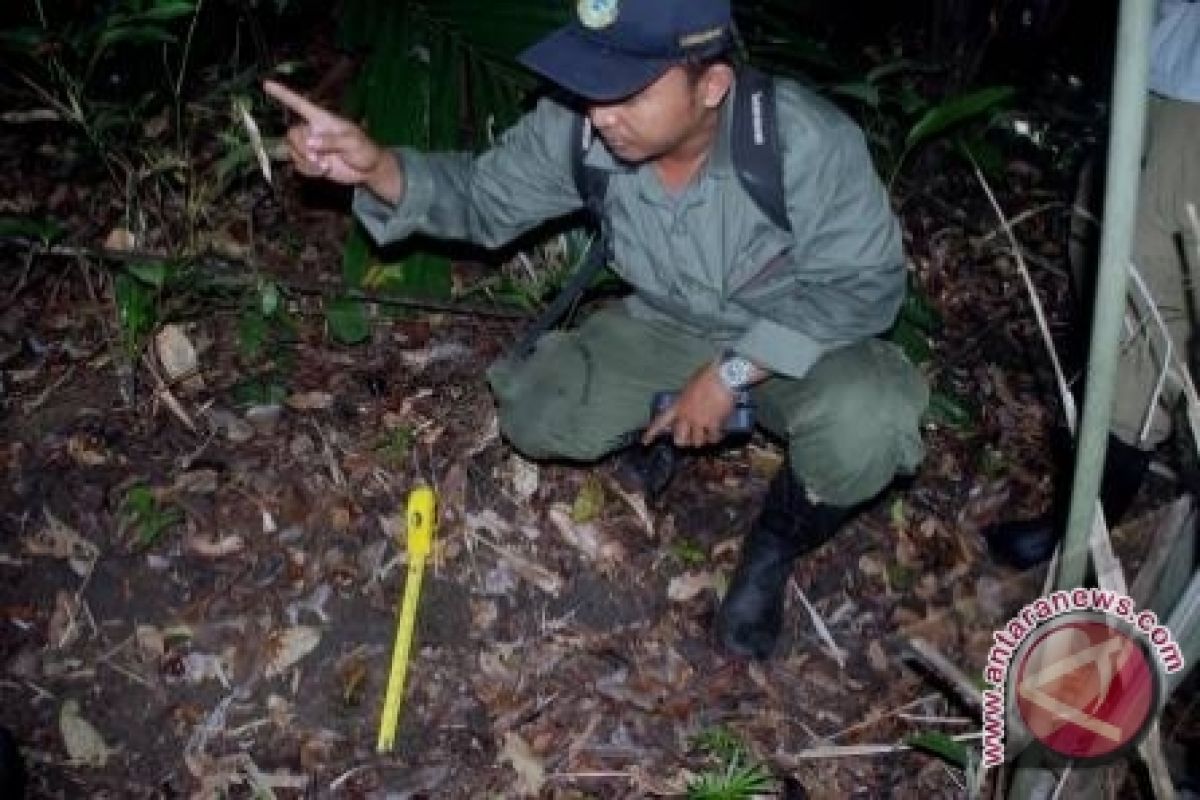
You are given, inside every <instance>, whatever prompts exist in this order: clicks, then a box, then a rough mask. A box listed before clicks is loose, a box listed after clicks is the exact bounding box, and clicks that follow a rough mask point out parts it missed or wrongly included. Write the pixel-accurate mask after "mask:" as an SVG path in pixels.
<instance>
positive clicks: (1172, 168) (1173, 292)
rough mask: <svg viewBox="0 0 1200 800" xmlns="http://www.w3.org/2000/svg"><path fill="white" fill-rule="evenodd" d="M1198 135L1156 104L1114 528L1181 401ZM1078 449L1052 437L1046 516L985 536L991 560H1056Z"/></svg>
mask: <svg viewBox="0 0 1200 800" xmlns="http://www.w3.org/2000/svg"><path fill="white" fill-rule="evenodd" d="M1198 129H1200V105H1198V104H1195V103H1184V102H1180V101H1176V100H1166V99H1164V98H1160V97H1151V98H1150V100H1149V105H1148V108H1147V119H1146V139H1145V148H1144V166H1143V169H1142V174H1141V180H1140V183H1139V187H1138V204H1137V217H1136V220H1135V226H1134V241H1133V256H1132V261H1133V266H1134V268H1135V269H1136V273H1133V272H1131V274H1130V277H1129V283H1128V289H1127V296H1128V301H1127V304H1126V314H1125V319H1124V329H1123V332H1122V337H1121V350H1120V354H1119V359H1120V360H1119V362H1118V365H1117V374H1118V376H1119V377H1118V380H1117V383H1116V386H1115V387H1114V390H1113V407H1112V420H1111V423H1110V434H1109V438H1108V447H1107V450H1106V453H1105V459H1104V472H1103V475H1102V479H1101V483H1100V502H1101V504H1102V506H1103V508H1104V514H1105V517H1106V520H1107V522H1108V523H1109V524H1110V525H1112V524H1115V523H1117V522H1119V521H1120V520H1121V518H1122V517H1123V516H1124V515H1125V513H1126V512H1127V511H1128V509H1129V508H1130V506H1131V505H1132V504H1133V500H1134V499H1135V497H1136V496H1137V493H1138V491H1139V489H1140V488H1141V485H1142V482H1143V480H1144V478H1145V475H1146V471H1147V469H1148V467H1149V465H1150V460H1151V455H1152V453H1153V450H1154V448H1155V447H1156V446H1158V445H1159V444H1161V443H1162V442H1163V440H1165V439H1166V437H1167V436H1168V435H1169V434H1170V433H1171V410H1172V408H1173V406H1174V404H1175V403H1176V402H1178V398H1179V394H1180V384H1179V382H1178V381H1177V380H1176V379H1175V378H1173V377H1172V376H1170V375H1168V376H1166V379H1165V380H1164V381H1162V385H1161V389H1160V387H1159V384H1160V378H1161V377H1162V367H1163V364H1164V361H1165V359H1166V357H1167V343H1168V341H1169V342H1170V347H1171V350H1172V351H1173V353H1174V355H1175V356H1178V357H1179V358H1180V360H1181V361H1182V362H1186V360H1187V358H1186V354H1187V353H1188V352H1189V345H1190V344H1191V342H1192V338H1193V337H1194V335H1195V328H1196V324H1195V320H1196V302H1195V293H1194V288H1195V282H1196V280H1197V279H1198V278H1200V273H1198V270H1200V263H1198V262H1200V259H1198V258H1197V250H1196V241H1195V238H1194V236H1193V235H1192V232H1191V231H1192V228H1191V224H1190V221H1189V220H1188V219H1187V210H1186V204H1187V202H1188V200H1189V198H1192V199H1193V200H1192V201H1193V202H1198V201H1197V200H1196V199H1195V198H1200V137H1197V136H1196V134H1195V131H1196V130H1198ZM1139 284H1141V286H1144V287H1145V289H1146V292H1145V293H1144V292H1143V291H1142V288H1141V286H1139ZM1147 294H1148V295H1149V297H1147ZM1089 299H1090V298H1089ZM1160 320H1161V322H1160ZM1164 326H1165V330H1164ZM1156 395H1157V397H1156ZM1074 445H1075V443H1074V441H1073V440H1072V439H1071V437H1070V435H1069V434H1068V433H1067V432H1066V431H1065V430H1062V431H1059V432H1057V435H1056V436H1055V437H1054V438H1053V439H1052V441H1051V446H1052V447H1053V450H1054V454H1055V459H1056V462H1057V470H1056V479H1055V490H1054V500H1053V506H1052V507H1051V509H1050V511H1049V512H1048V513H1046V514H1043V515H1041V516H1039V517H1035V518H1033V519H1028V520H1017V521H1009V522H1004V523H1001V524H999V525H996V526H993V527H992V528H989V529H988V530H987V531H985V536H986V538H987V541H988V546H989V548H990V550H991V552H992V554H993V555H994V556H996V557H997V558H999V559H1001V560H1003V561H1006V562H1008V563H1009V564H1011V565H1013V566H1015V567H1018V568H1020V569H1027V568H1029V567H1032V566H1034V565H1036V564H1039V563H1041V562H1043V561H1046V560H1047V559H1049V558H1050V556H1051V555H1052V554H1053V552H1054V548H1055V546H1056V545H1057V544H1058V541H1059V539H1061V538H1062V535H1063V532H1064V528H1065V526H1066V520H1067V513H1068V511H1069V508H1070V499H1071V484H1072V479H1073V472H1074V469H1073V467H1074V450H1075V446H1074Z"/></svg>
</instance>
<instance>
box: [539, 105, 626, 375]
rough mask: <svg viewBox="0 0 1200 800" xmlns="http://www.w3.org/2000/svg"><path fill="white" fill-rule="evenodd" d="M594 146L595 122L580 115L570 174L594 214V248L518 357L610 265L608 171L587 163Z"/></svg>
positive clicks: (573, 137)
mask: <svg viewBox="0 0 1200 800" xmlns="http://www.w3.org/2000/svg"><path fill="white" fill-rule="evenodd" d="M591 146H592V122H591V120H589V119H588V118H587V115H586V114H579V115H578V116H577V117H576V118H575V123H574V125H573V126H572V128H571V173H572V175H573V176H574V178H575V187H576V188H577V189H578V190H579V196H580V197H582V198H583V204H584V206H585V207H586V208H587V211H588V214H589V215H591V217H592V221H593V223H594V224H595V227H596V236H595V238H593V239H592V244H591V247H589V248H588V252H587V255H586V256H585V257H584V260H583V263H582V264H580V265H579V268H578V269H577V270H575V274H574V275H572V276H571V279H570V280H569V281H567V285H566V286H564V287H563V288H562V289H561V290H560V291H559V293H558V296H557V297H555V298H554V300H552V301H551V302H550V305H548V306H546V308H545V309H543V311H542V313H541V314H539V315H538V318H537V319H536V320H534V322H533V324H532V325H530V326H529V330H527V331H526V332H525V335H524V336H522V337H521V341H520V342H519V343H518V344H517V349H516V355H517V357H518V358H525V357H527V356H528V355H529V354H530V353H532V352H533V351H534V348H536V347H537V342H538V339H540V338H541V337H542V334H543V333H545V332H546V331H548V330H549V329H550V328H551V327H552V326H553V325H554V324H555V323H556V322H558V320H559V318H561V317H562V315H563V314H565V313H566V312H567V309H569V308H570V307H571V304H572V303H574V302H575V301H576V300H577V299H579V295H581V294H583V293H584V292H585V291H586V290H587V288H588V287H589V286H591V285H592V281H593V280H595V278H596V275H598V274H599V272H600V270H602V269H604V265H605V264H607V263H608V255H609V253H608V250H609V241H608V225H607V222H606V220H605V219H604V196H605V193H606V192H607V191H608V172H606V171H605V170H602V169H597V168H596V167H590V166H588V165H587V164H586V163H584V159H585V157H586V156H587V152H588V148H590V147H591Z"/></svg>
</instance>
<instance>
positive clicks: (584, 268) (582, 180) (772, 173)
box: [515, 66, 792, 358]
mask: <svg viewBox="0 0 1200 800" xmlns="http://www.w3.org/2000/svg"><path fill="white" fill-rule="evenodd" d="M731 135H732V140H731V142H730V157H731V158H732V159H733V165H734V169H735V171H736V172H737V176H738V181H739V182H740V183H741V185H742V188H743V189H744V190H745V192H746V194H748V195H750V199H751V200H753V201H754V204H755V205H757V206H758V207H759V208H760V209H761V210H762V212H763V214H765V215H766V217H767V219H768V220H769V221H770V222H771V223H772V224H773V225H775V226H776V227H778V228H780V229H782V230H785V231H788V232H791V230H792V225H791V222H789V221H788V215H787V199H786V197H785V196H784V191H783V151H782V149H781V148H780V143H779V123H778V118H777V116H776V113H775V82H774V80H772V79H771V77H770V76H769V75H766V74H764V73H762V72H759V71H758V70H756V69H754V68H752V67H749V66H746V67H742V68H740V69H739V70H738V83H737V91H736V94H735V97H734V106H733V125H732V131H731ZM593 139H594V132H593V130H592V123H591V120H589V119H588V117H587V115H586V114H579V115H578V116H576V118H575V122H574V124H573V125H572V128H571V174H572V176H573V177H574V179H575V188H576V189H577V190H578V191H579V196H580V197H581V198H583V204H584V207H585V208H586V209H587V212H588V214H589V215H590V216H591V218H592V220H593V222H594V223H595V225H596V227H597V230H598V233H597V234H596V238H595V239H593V240H592V246H591V247H590V248H589V249H588V254H587V256H586V257H585V259H584V262H583V264H581V265H580V267H579V269H577V270H576V271H575V274H574V275H572V276H571V280H570V281H568V282H567V285H566V286H564V287H563V288H562V290H561V291H560V292H559V293H558V296H557V297H555V298H554V300H553V301H552V302H551V303H550V305H549V306H547V307H546V309H545V310H543V311H542V313H541V314H540V315H539V316H538V318H537V319H536V320H535V321H534V323H533V324H532V325H531V326H530V327H529V330H527V331H526V332H525V335H524V336H523V337H522V338H521V341H520V343H519V344H518V345H517V348H516V351H515V353H516V356H517V357H518V358H525V357H526V356H528V355H529V354H530V353H532V352H533V350H534V348H535V347H536V346H537V341H538V339H540V338H541V336H542V334H544V333H545V332H546V331H548V330H549V329H550V328H551V327H553V326H554V324H555V323H557V322H558V320H559V319H560V318H561V317H562V316H563V314H565V313H566V312H567V310H568V309H569V308H570V307H571V305H572V304H573V303H574V302H575V301H576V300H577V299H579V296H580V295H581V294H583V293H584V291H586V290H587V288H588V287H589V286H591V284H592V281H593V280H595V278H596V275H597V274H599V272H600V270H602V269H603V268H604V266H605V265H606V264H607V263H608V261H609V258H610V248H611V240H610V237H609V233H608V224H607V220H605V218H604V197H605V195H606V193H607V192H608V177H609V174H608V172H607V171H606V170H602V169H598V168H596V167H591V166H588V164H587V163H586V158H587V153H588V150H589V149H590V148H591V146H592V142H593Z"/></svg>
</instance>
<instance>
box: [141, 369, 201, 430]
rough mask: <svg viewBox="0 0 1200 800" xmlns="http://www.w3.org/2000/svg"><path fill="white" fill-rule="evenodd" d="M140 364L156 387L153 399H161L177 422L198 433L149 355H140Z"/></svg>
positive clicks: (194, 424)
mask: <svg viewBox="0 0 1200 800" xmlns="http://www.w3.org/2000/svg"><path fill="white" fill-rule="evenodd" d="M142 363H143V364H145V365H146V371H147V372H149V373H150V375H151V377H153V378H154V385H155V386H156V387H158V388H157V389H156V390H155V392H154V394H155V397H161V398H162V399H163V402H164V403H166V406H167V408H169V409H171V412H172V413H173V414H175V416H176V417H178V418H179V421H180V422H182V423H183V424H184V425H186V426H187V427H188V430H190V431H191V432H192V433H199V431H198V430H197V429H196V423H195V422H193V421H192V418H191V416H190V415H189V414H188V413H187V410H186V409H184V407H183V404H182V403H180V402H179V398H178V397H176V396H175V393H174V392H172V391H171V387H170V386H168V385H167V382H166V381H164V380H163V378H162V375H159V374H158V370H157V369H155V367H154V361H153V360H152V359H151V358H150V355H149V353H143V354H142Z"/></svg>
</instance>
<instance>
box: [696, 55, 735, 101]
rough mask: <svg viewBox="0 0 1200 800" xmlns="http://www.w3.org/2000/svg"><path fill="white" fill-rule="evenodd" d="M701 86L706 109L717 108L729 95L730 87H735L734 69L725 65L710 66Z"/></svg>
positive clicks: (705, 72)
mask: <svg viewBox="0 0 1200 800" xmlns="http://www.w3.org/2000/svg"><path fill="white" fill-rule="evenodd" d="M700 86H701V91H702V92H703V99H704V106H705V108H716V107H717V106H719V105H721V101H722V100H724V99H725V95H727V94H729V87H730V86H733V67H731V66H730V65H729V64H725V63H717V64H711V65H709V67H708V69H706V70H705V71H704V78H703V79H702V80H701V82H700Z"/></svg>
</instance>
